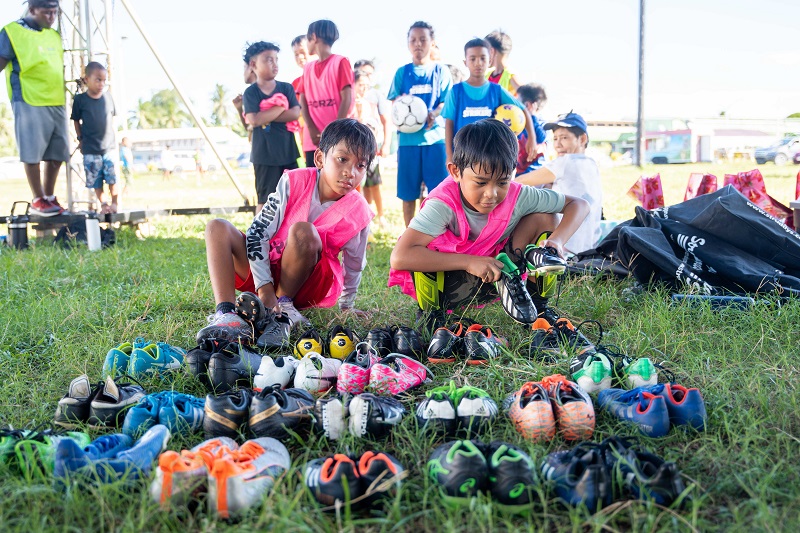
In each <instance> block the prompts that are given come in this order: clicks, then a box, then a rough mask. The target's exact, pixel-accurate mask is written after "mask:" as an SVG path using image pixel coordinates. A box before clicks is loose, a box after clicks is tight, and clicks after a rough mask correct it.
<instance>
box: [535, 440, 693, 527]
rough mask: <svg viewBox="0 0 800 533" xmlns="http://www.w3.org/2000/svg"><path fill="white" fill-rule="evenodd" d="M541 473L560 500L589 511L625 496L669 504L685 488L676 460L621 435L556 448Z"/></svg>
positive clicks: (543, 462)
mask: <svg viewBox="0 0 800 533" xmlns="http://www.w3.org/2000/svg"><path fill="white" fill-rule="evenodd" d="M541 473H542V478H543V479H544V480H545V481H546V485H547V486H548V488H549V489H550V490H551V491H552V492H553V493H554V494H555V495H556V496H557V497H558V499H559V500H560V501H562V502H563V503H564V504H566V505H568V506H572V507H576V506H581V505H584V506H586V508H587V509H588V510H589V511H590V512H595V511H596V510H598V509H601V508H603V507H606V506H608V505H610V504H611V503H612V502H613V501H614V500H616V499H623V498H633V499H639V500H652V501H654V502H655V503H656V504H658V505H662V506H670V505H672V504H673V503H675V502H676V501H678V500H679V499H683V498H682V496H684V492H685V490H686V487H685V486H684V483H683V480H682V479H681V476H680V472H679V471H678V467H677V466H676V465H675V463H673V462H668V461H665V460H664V459H663V458H661V457H659V456H657V455H655V454H653V453H651V452H649V451H648V450H647V449H645V448H641V447H638V446H635V445H632V441H631V440H629V439H625V438H620V437H609V438H607V439H605V440H604V441H603V442H600V443H596V442H582V443H580V444H578V445H577V446H576V447H575V448H573V449H571V450H567V451H561V452H553V453H551V454H549V455H547V456H546V457H545V458H544V460H543V461H542V465H541Z"/></svg>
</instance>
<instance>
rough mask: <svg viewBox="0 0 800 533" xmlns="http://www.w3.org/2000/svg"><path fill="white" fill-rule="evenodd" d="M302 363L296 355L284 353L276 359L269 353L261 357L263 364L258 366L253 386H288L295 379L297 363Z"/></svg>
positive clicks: (262, 387) (263, 387) (267, 387)
mask: <svg viewBox="0 0 800 533" xmlns="http://www.w3.org/2000/svg"><path fill="white" fill-rule="evenodd" d="M299 364H300V361H298V360H297V359H296V358H295V357H292V356H291V355H283V356H280V357H275V358H274V359H273V358H272V357H270V356H268V355H265V356H263V357H262V358H261V365H260V366H259V367H258V371H257V372H256V375H255V377H254V378H253V388H255V389H271V388H273V387H276V386H277V387H279V388H281V389H284V388H286V387H287V386H288V385H289V383H291V382H292V380H294V374H295V372H296V371H297V365H299Z"/></svg>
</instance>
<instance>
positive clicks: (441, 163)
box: [397, 143, 447, 202]
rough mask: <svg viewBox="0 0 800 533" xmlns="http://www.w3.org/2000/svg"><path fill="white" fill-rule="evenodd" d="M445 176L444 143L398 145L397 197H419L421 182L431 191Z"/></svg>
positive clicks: (406, 198) (411, 199)
mask: <svg viewBox="0 0 800 533" xmlns="http://www.w3.org/2000/svg"><path fill="white" fill-rule="evenodd" d="M446 177H447V151H446V150H445V145H444V143H436V144H429V145H427V146H400V147H399V148H398V149H397V197H398V198H400V199H401V200H403V201H405V202H413V201H414V200H417V199H418V198H419V193H420V190H421V189H422V182H423V181H424V182H425V186H426V187H427V188H428V190H429V191H432V190H433V189H434V188H436V186H437V185H439V184H440V183H441V182H442V181H443V180H444V179H445V178H446Z"/></svg>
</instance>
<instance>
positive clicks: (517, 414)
mask: <svg viewBox="0 0 800 533" xmlns="http://www.w3.org/2000/svg"><path fill="white" fill-rule="evenodd" d="M506 402H507V405H508V407H507V412H508V417H509V418H510V419H511V421H512V422H514V427H516V428H517V431H518V432H519V433H520V435H522V436H523V437H524V438H525V439H527V440H530V441H533V442H547V441H549V440H551V439H552V438H553V437H554V436H555V434H556V421H555V417H554V416H553V406H552V404H551V401H550V396H549V395H548V392H547V389H546V388H545V387H544V386H543V385H542V384H541V383H534V382H530V381H529V382H528V383H525V384H524V385H523V386H522V388H521V389H520V390H518V391H517V392H515V393H514V394H513V395H511V396H510V397H509V398H508V399H507V400H506Z"/></svg>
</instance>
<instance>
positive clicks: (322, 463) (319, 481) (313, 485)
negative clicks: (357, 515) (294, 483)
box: [303, 453, 362, 505]
mask: <svg viewBox="0 0 800 533" xmlns="http://www.w3.org/2000/svg"><path fill="white" fill-rule="evenodd" d="M303 478H304V482H305V484H306V487H308V489H309V490H310V491H311V494H313V495H314V497H315V498H316V499H317V501H318V502H320V503H321V504H323V505H334V504H336V502H342V503H348V504H349V502H350V501H351V500H353V499H355V498H358V497H359V496H361V494H362V488H361V475H360V474H359V472H358V465H356V463H355V461H354V460H353V459H352V458H351V457H349V456H347V455H344V454H341V453H337V454H336V455H334V456H332V457H324V458H321V459H314V460H312V461H309V462H308V463H306V466H305V469H304V475H303Z"/></svg>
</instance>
